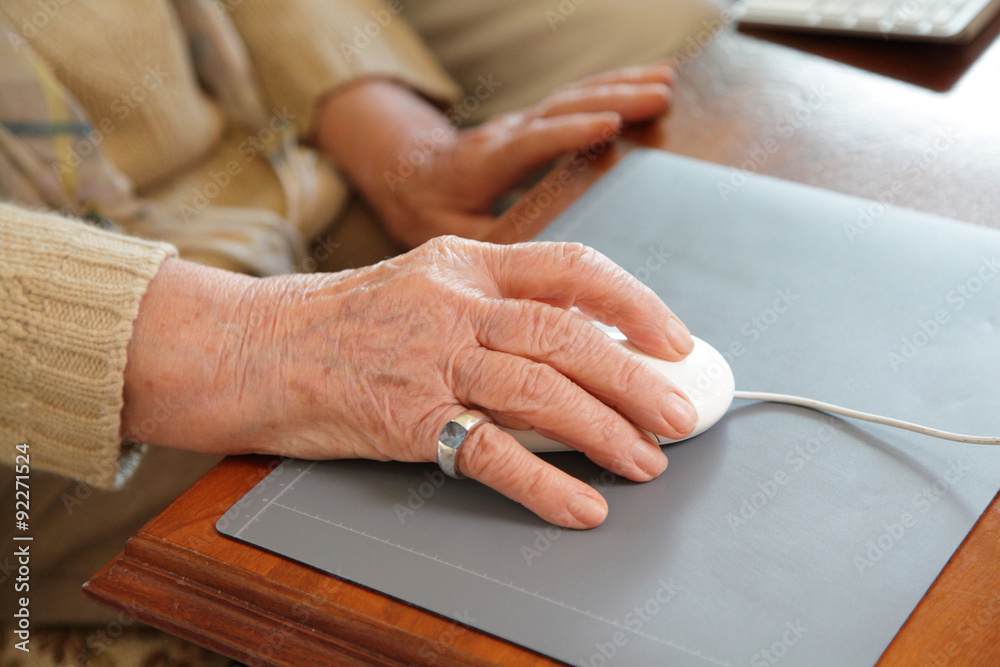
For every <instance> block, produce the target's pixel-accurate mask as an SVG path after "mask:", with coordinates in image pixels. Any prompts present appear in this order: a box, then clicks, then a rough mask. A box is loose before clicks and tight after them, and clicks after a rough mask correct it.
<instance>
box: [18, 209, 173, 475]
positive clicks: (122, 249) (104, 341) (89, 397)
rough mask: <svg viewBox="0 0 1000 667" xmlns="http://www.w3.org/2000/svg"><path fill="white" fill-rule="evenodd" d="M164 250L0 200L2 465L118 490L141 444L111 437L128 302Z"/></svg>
mask: <svg viewBox="0 0 1000 667" xmlns="http://www.w3.org/2000/svg"><path fill="white" fill-rule="evenodd" d="M174 255H176V251H175V250H174V248H173V247H172V246H170V245H167V244H164V243H153V242H149V241H143V240H140V239H137V238H131V237H127V236H122V235H120V234H113V233H110V232H105V231H102V230H99V229H96V228H94V227H91V226H89V225H86V224H85V223H82V222H80V221H78V220H72V219H67V218H63V217H60V216H58V215H53V214H48V213H39V212H34V211H29V210H25V209H22V208H18V207H15V206H10V205H7V204H0V378H2V384H0V440H2V447H3V451H2V454H0V456H2V459H0V460H3V461H4V462H13V461H14V457H15V455H16V454H17V453H18V452H17V451H16V450H15V447H16V446H17V445H18V444H21V443H26V444H28V445H29V452H30V455H31V465H32V466H33V467H37V468H39V469H44V470H49V471H52V472H55V473H58V474H61V475H65V476H67V477H72V478H75V479H79V480H81V481H84V482H86V483H88V484H90V485H92V486H95V487H98V488H117V487H120V486H121V485H122V484H123V483H124V482H125V480H126V478H127V477H128V476H129V474H130V473H131V471H132V470H133V469H134V468H135V466H136V464H137V463H138V460H139V457H140V456H141V454H142V451H143V447H142V446H137V445H127V446H122V443H121V438H120V437H119V429H120V420H121V411H122V404H123V384H124V373H125V361H126V351H127V348H128V343H129V339H130V338H131V334H132V322H133V320H135V317H136V314H137V313H138V310H139V302H140V300H141V299H142V296H143V294H144V293H145V291H146V288H147V286H148V284H149V282H150V281H151V280H152V279H153V277H154V276H155V275H156V272H157V271H158V270H159V267H160V264H162V263H163V261H164V260H165V259H166V258H167V257H170V256H174Z"/></svg>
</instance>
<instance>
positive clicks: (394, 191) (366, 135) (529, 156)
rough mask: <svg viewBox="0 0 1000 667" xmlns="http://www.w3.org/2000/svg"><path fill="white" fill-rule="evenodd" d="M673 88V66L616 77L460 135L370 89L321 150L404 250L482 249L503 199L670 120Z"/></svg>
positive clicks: (351, 103)
mask: <svg viewBox="0 0 1000 667" xmlns="http://www.w3.org/2000/svg"><path fill="white" fill-rule="evenodd" d="M673 81H674V72H673V70H672V69H671V68H670V67H669V66H666V65H657V66H648V67H637V68H631V69H625V70H619V71H616V72H611V73H609V74H604V75H601V76H597V77H594V78H591V79H587V80H585V81H581V82H579V83H575V84H572V85H569V86H566V87H564V88H561V89H559V90H557V91H555V92H554V93H552V94H551V95H549V96H548V97H547V98H546V99H545V100H543V101H542V102H541V103H540V104H538V105H537V106H535V107H533V108H531V109H527V110H524V111H519V112H514V113H508V114H503V115H501V116H499V117H496V118H494V119H492V120H490V121H488V122H486V123H484V124H482V125H479V126H477V127H473V128H470V129H462V130H459V129H456V128H455V127H454V126H453V125H451V124H449V123H448V122H447V119H446V117H445V116H444V115H443V114H441V113H440V112H438V111H436V110H435V109H433V108H432V107H430V106H429V105H427V104H426V103H425V102H423V101H421V100H419V98H417V97H416V96H415V95H414V94H413V93H411V92H410V91H408V90H406V89H404V88H402V87H400V86H398V85H396V84H393V83H390V82H387V81H381V80H373V81H365V82H363V83H361V84H358V85H356V86H353V87H350V88H348V89H347V90H345V91H343V92H341V93H339V94H337V95H334V96H333V97H332V98H331V99H330V100H328V101H327V103H326V105H325V106H324V108H323V110H322V111H321V114H320V115H321V118H322V122H321V125H320V128H319V132H318V141H319V144H320V146H321V148H323V149H324V150H325V151H327V152H328V153H329V154H330V155H332V156H333V158H334V159H335V160H336V161H337V162H338V163H339V164H341V165H342V166H343V167H344V168H345V169H346V171H347V172H348V174H349V175H350V176H351V178H352V180H353V181H354V182H355V185H357V187H359V188H360V190H361V191H362V192H363V193H364V194H365V197H366V199H367V200H368V202H369V203H370V204H371V205H372V206H373V207H374V208H375V209H376V210H377V211H378V212H379V213H380V214H381V216H382V218H383V221H384V223H385V225H386V227H387V229H388V230H389V232H390V233H391V234H392V235H393V236H394V237H396V238H397V239H398V240H400V241H402V242H403V243H406V244H407V245H409V246H410V247H414V246H416V245H418V244H420V243H423V242H424V241H426V240H427V239H430V238H432V237H434V236H438V235H441V234H456V235H459V236H464V237H466V238H475V239H483V238H485V237H486V235H487V234H488V233H489V231H490V230H491V229H492V228H493V226H494V224H495V222H496V218H494V217H493V215H492V214H491V209H492V205H493V203H494V201H495V200H496V199H497V198H498V197H499V196H500V195H502V194H503V193H505V192H507V191H508V190H509V189H510V188H512V187H513V186H515V185H517V184H518V183H520V182H521V181H522V180H524V179H525V178H526V177H527V176H529V175H530V174H531V173H532V172H533V171H534V170H535V169H536V168H538V167H540V166H542V165H545V164H547V163H549V162H551V161H552V160H554V159H555V158H558V157H559V156H561V155H563V154H565V153H568V152H570V151H574V150H577V149H584V148H587V147H590V146H596V145H599V144H602V143H603V144H606V143H608V142H609V141H611V140H613V139H614V138H615V137H617V136H618V134H619V133H620V131H621V127H622V124H623V123H630V122H638V121H644V120H648V119H650V118H653V117H655V116H657V115H659V114H661V113H663V112H664V111H665V110H666V109H667V106H668V104H669V101H670V86H671V85H673ZM372 126H377V128H376V127H372ZM366 128H367V129H366ZM362 142H363V143H362Z"/></svg>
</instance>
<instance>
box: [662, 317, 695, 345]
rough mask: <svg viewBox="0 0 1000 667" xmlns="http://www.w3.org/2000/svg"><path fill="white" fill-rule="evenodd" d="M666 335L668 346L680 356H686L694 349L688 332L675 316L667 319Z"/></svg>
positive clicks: (692, 340)
mask: <svg viewBox="0 0 1000 667" xmlns="http://www.w3.org/2000/svg"><path fill="white" fill-rule="evenodd" d="M666 333H667V340H668V341H670V345H671V346H672V347H673V348H674V349H675V350H677V351H678V352H680V353H681V354H687V353H688V352H690V351H691V350H693V349H694V339H693V338H691V332H690V331H688V328H687V327H686V326H684V323H683V322H681V321H680V320H679V319H677V316H676V315H670V316H669V317H667V326H666Z"/></svg>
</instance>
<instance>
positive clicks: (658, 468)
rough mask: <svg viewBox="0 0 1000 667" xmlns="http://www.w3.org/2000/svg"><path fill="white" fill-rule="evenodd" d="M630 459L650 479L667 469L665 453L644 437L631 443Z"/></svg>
mask: <svg viewBox="0 0 1000 667" xmlns="http://www.w3.org/2000/svg"><path fill="white" fill-rule="evenodd" d="M632 461H633V462H634V463H635V464H636V465H637V466H639V469H640V470H642V471H643V472H644V473H646V474H647V475H649V477H650V479H652V478H653V477H656V476H658V475H659V474H660V473H661V472H663V471H664V470H666V469H667V457H666V455H665V454H664V453H663V451H662V450H661V449H660V448H659V447H657V446H656V445H653V444H651V443H650V442H649V441H648V440H646V439H645V438H640V439H639V440H637V441H636V443H635V444H634V445H632Z"/></svg>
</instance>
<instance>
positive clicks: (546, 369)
mask: <svg viewBox="0 0 1000 667" xmlns="http://www.w3.org/2000/svg"><path fill="white" fill-rule="evenodd" d="M515 387H516V398H517V400H518V402H519V403H520V404H521V408H522V411H526V412H529V413H537V412H539V411H541V410H543V409H544V408H545V407H546V406H547V405H550V404H551V403H552V402H553V400H554V399H555V398H556V397H557V396H558V395H559V393H560V389H561V383H560V382H559V373H558V372H557V371H556V370H554V369H553V368H552V367H550V366H546V365H545V364H529V365H528V366H526V367H525V368H524V369H523V370H522V371H521V372H520V375H519V377H518V378H517V380H516V382H515Z"/></svg>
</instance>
